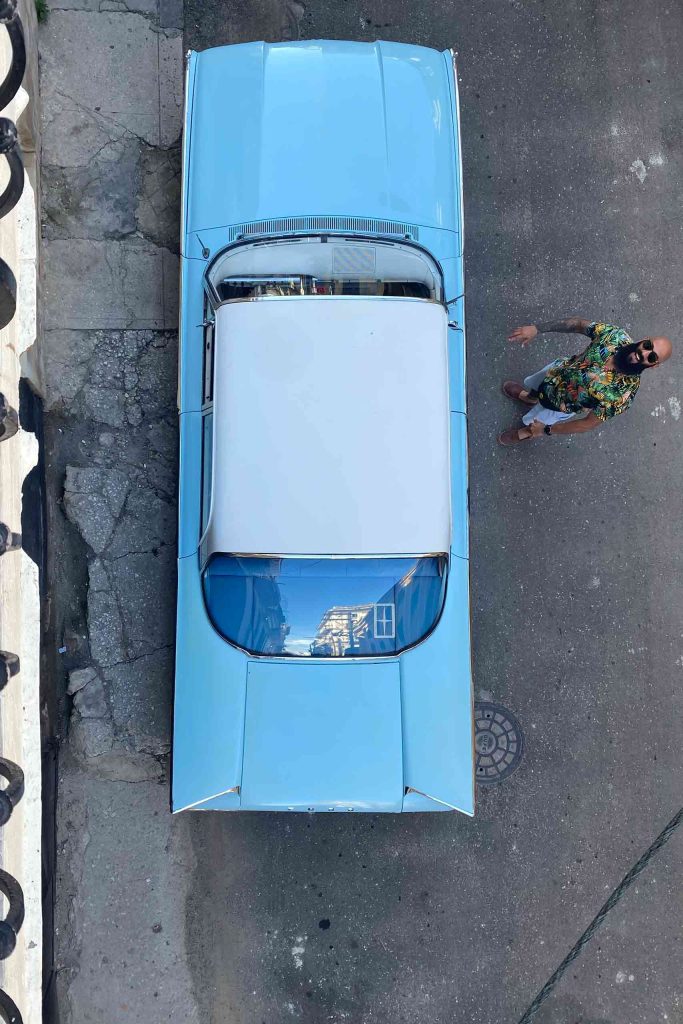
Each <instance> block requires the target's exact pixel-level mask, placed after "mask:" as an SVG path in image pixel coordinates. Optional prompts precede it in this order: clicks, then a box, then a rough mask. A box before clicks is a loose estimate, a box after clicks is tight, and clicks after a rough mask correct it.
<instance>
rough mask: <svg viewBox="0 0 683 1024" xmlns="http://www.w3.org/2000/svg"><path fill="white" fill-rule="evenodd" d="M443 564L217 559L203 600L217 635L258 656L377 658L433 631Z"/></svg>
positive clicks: (425, 560)
mask: <svg viewBox="0 0 683 1024" xmlns="http://www.w3.org/2000/svg"><path fill="white" fill-rule="evenodd" d="M446 565H447V560H446V556H445V555H430V556H426V557H422V558H258V557H238V556H234V555H214V556H213V557H212V558H211V560H210V561H209V564H208V566H207V568H206V569H205V571H204V574H203V585H204V595H205V599H206V605H207V609H208V612H209V615H210V617H211V620H212V622H213V624H214V626H215V627H216V629H218V631H219V632H220V633H221V634H222V635H223V636H224V637H225V638H226V639H227V640H229V641H231V642H232V643H234V644H236V645H237V646H238V647H241V648H243V649H244V650H247V651H250V652H252V653H254V654H270V655H279V656H282V655H285V656H293V657H317V658H344V657H347V658H348V657H363V656H365V657H377V656H378V655H391V654H396V653H398V652H399V651H401V650H404V649H405V648H406V647H409V646H411V645H412V644H415V643H417V642H418V640H420V639H422V638H423V637H424V636H425V635H426V634H427V633H428V632H429V631H430V630H431V629H432V627H433V626H434V623H435V622H436V620H437V619H438V617H439V614H440V612H441V608H442V605H443V598H444V591H445V582H446Z"/></svg>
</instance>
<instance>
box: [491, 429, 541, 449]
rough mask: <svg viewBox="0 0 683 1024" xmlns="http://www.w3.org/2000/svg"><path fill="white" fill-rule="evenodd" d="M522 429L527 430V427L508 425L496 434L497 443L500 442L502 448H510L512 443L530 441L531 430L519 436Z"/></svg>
mask: <svg viewBox="0 0 683 1024" xmlns="http://www.w3.org/2000/svg"><path fill="white" fill-rule="evenodd" d="M523 430H529V427H508V429H507V430H504V431H503V433H502V434H499V435H498V444H502V445H503V447H504V448H511V447H512V445H513V444H519V442H520V441H530V440H531V438H532V437H533V436H534V435H533V434H532V433H531V430H529V433H528V434H526V436H525V437H520V436H519V435H520V434H521V432H522V431H523Z"/></svg>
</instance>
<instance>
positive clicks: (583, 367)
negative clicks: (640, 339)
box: [538, 322, 640, 421]
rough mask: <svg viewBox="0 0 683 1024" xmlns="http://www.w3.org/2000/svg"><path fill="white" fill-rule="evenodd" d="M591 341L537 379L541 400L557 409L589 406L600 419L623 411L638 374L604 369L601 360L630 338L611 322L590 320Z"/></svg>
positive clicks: (633, 396)
mask: <svg viewBox="0 0 683 1024" xmlns="http://www.w3.org/2000/svg"><path fill="white" fill-rule="evenodd" d="M587 334H588V337H589V338H590V339H591V343H590V345H589V346H588V348H586V349H585V350H584V351H583V352H581V353H580V354H579V355H577V356H572V357H571V359H563V360H558V362H557V363H556V364H555V365H554V366H553V367H552V369H551V370H550V371H549V372H548V375H547V376H546V377H545V378H544V379H543V381H542V382H541V386H540V388H539V389H538V393H539V396H540V399H541V404H542V405H545V406H547V407H548V408H550V409H556V410H557V411H558V412H583V411H584V410H586V409H590V410H591V412H594V413H595V415H596V416H597V417H598V419H600V420H603V421H604V420H608V419H611V418H612V416H618V415H619V413H622V412H626V410H627V409H628V407H629V406H630V404H631V402H632V401H633V399H634V398H635V396H636V392H637V391H638V387H639V385H640V377H638V376H637V375H635V374H623V373H618V372H617V371H616V370H606V369H605V363H606V362H607V360H608V359H609V357H610V356H611V355H612V354H613V353H614V352H615V351H616V350H617V349H618V348H621V346H622V345H631V344H632V343H633V339H632V338H631V337H630V335H628V334H627V333H626V331H624V330H623V329H622V328H621V327H615V326H614V324H603V323H597V322H596V323H592V324H590V325H589V327H588V329H587Z"/></svg>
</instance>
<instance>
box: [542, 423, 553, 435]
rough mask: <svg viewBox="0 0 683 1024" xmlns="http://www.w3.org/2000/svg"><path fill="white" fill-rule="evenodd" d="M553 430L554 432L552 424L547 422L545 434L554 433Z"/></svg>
mask: <svg viewBox="0 0 683 1024" xmlns="http://www.w3.org/2000/svg"><path fill="white" fill-rule="evenodd" d="M552 432H553V428H552V427H551V425H550V424H549V423H546V425H545V426H544V428H543V433H544V434H552Z"/></svg>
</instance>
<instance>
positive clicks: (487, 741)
mask: <svg viewBox="0 0 683 1024" xmlns="http://www.w3.org/2000/svg"><path fill="white" fill-rule="evenodd" d="M474 749H475V752H476V766H475V778H476V780H477V782H500V781H501V780H502V779H505V778H507V776H508V775H511V774H512V772H514V770H515V768H517V767H519V762H520V761H521V760H522V751H523V750H524V733H523V732H522V728H521V726H520V724H519V722H518V721H517V719H516V718H515V716H514V715H513V714H512V712H511V711H508V709H507V708H504V707H502V705H500V704H491V703H489V702H488V701H476V702H475V705H474Z"/></svg>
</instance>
